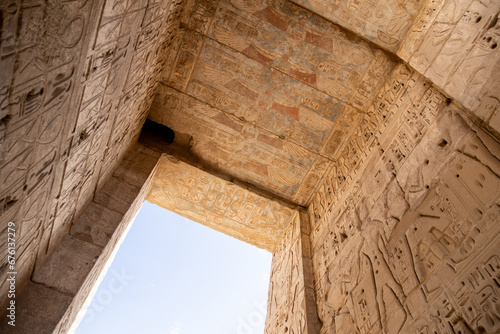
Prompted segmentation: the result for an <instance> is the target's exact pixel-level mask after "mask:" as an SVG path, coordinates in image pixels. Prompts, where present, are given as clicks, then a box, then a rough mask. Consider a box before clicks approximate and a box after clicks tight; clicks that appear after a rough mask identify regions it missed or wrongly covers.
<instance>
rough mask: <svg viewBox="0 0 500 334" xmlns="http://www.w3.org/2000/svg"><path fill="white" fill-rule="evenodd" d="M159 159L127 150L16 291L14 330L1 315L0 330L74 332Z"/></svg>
mask: <svg viewBox="0 0 500 334" xmlns="http://www.w3.org/2000/svg"><path fill="white" fill-rule="evenodd" d="M159 158H160V154H159V153H157V152H154V151H152V150H149V149H147V148H145V147H143V146H141V145H134V146H133V147H132V148H131V149H130V150H128V151H127V153H126V155H125V157H124V159H123V160H122V161H121V163H119V165H118V168H117V169H116V170H115V171H114V173H113V174H112V176H111V177H110V178H109V179H108V181H107V182H105V183H104V185H102V187H101V188H100V189H99V191H98V192H97V193H96V196H95V197H94V199H93V200H92V201H91V202H90V203H89V205H88V206H87V207H86V208H85V209H84V210H83V212H82V214H81V215H80V216H79V218H78V219H77V220H76V221H75V222H74V224H73V225H72V228H71V230H70V233H69V235H66V236H65V237H64V239H63V241H62V242H61V243H60V244H59V245H58V247H57V248H56V249H55V250H54V252H53V254H52V255H51V256H49V257H48V259H47V261H45V263H44V264H43V265H42V266H41V267H40V269H39V270H38V271H37V272H36V273H35V274H33V275H32V277H31V279H30V281H29V282H28V283H27V285H26V288H25V289H23V291H22V292H20V291H19V290H17V291H16V297H15V302H16V304H15V305H16V322H15V324H16V326H15V327H13V326H11V325H9V324H7V321H9V319H8V318H7V317H6V314H5V312H2V315H1V318H0V319H1V320H0V332H2V333H3V332H6V333H19V334H25V333H40V334H44V333H47V334H50V333H61V334H62V333H68V331H69V330H70V328H71V327H72V326H73V329H74V328H76V327H75V326H77V325H78V323H79V321H80V320H81V318H82V317H83V312H84V311H85V310H86V307H88V305H89V303H90V300H91V297H92V295H93V293H95V292H96V291H97V284H98V282H99V281H100V280H102V278H103V277H104V275H105V270H106V269H107V268H108V267H109V261H110V259H111V260H112V258H113V257H114V254H116V252H117V251H118V246H119V245H120V244H121V242H122V241H123V239H124V237H125V235H126V233H127V231H128V229H129V228H130V226H131V224H132V220H133V218H134V217H135V215H136V214H137V211H138V210H139V208H140V207H141V206H142V203H143V202H144V199H145V197H146V194H147V192H148V190H149V187H150V183H151V178H152V175H153V172H154V168H155V166H156V164H157V162H158V159H159ZM75 320H76V323H75Z"/></svg>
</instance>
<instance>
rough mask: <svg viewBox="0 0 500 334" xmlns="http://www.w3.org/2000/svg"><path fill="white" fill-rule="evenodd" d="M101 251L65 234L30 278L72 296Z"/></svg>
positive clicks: (97, 247) (99, 248)
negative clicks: (58, 244)
mask: <svg viewBox="0 0 500 334" xmlns="http://www.w3.org/2000/svg"><path fill="white" fill-rule="evenodd" d="M101 252H102V248H101V247H99V246H96V245H93V244H90V243H88V242H85V241H81V240H78V239H76V238H74V237H72V236H67V237H66V238H65V239H64V240H63V242H62V243H61V245H60V246H59V247H58V248H57V249H56V251H55V252H54V254H53V255H52V256H51V257H50V259H48V260H47V262H46V263H45V265H44V266H43V267H42V268H41V269H40V271H39V272H38V273H37V274H36V275H35V276H34V277H33V279H32V280H33V282H35V283H40V284H44V285H46V286H48V287H50V288H53V289H56V290H58V291H60V292H62V293H64V294H66V295H72V296H74V295H76V293H77V292H78V290H79V289H80V286H81V285H82V283H83V282H84V281H85V278H86V277H87V275H88V274H89V272H90V270H91V269H92V267H93V266H94V263H95V262H96V261H97V259H98V258H99V255H100V254H101Z"/></svg>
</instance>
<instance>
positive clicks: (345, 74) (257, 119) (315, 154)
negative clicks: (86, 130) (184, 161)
mask: <svg viewBox="0 0 500 334" xmlns="http://www.w3.org/2000/svg"><path fill="white" fill-rule="evenodd" d="M181 28H183V29H181V30H180V33H179V35H178V36H177V40H176V43H177V44H178V47H177V48H176V47H174V48H173V49H177V50H178V52H176V53H175V54H173V55H171V56H172V58H173V57H175V59H172V60H173V61H172V62H171V64H173V66H171V67H168V68H166V69H165V72H164V74H163V80H162V85H160V87H159V89H158V93H157V97H156V99H155V101H154V103H153V106H152V109H151V112H150V115H149V118H150V119H151V120H153V121H155V122H158V123H162V124H164V125H167V126H168V127H170V128H172V129H173V130H174V131H176V132H179V133H185V134H189V135H191V136H192V137H193V145H192V149H191V150H192V152H193V153H194V154H195V155H196V156H197V157H199V158H200V159H201V160H203V161H204V163H205V164H208V165H211V166H213V167H215V168H217V169H219V170H221V171H223V172H226V173H228V174H230V175H231V176H233V177H236V178H238V179H240V180H242V181H246V182H248V183H251V184H254V185H258V186H259V187H261V188H263V189H264V190H267V191H269V192H271V193H273V194H276V195H278V196H280V197H282V198H284V199H288V200H290V201H292V202H294V203H296V204H299V205H307V204H308V202H309V201H310V199H311V195H312V194H313V193H314V190H315V189H316V188H317V186H318V184H319V182H320V181H321V179H322V177H323V176H324V175H325V173H326V171H327V170H328V169H329V168H330V166H331V164H332V162H333V161H335V159H337V157H338V153H339V152H338V148H339V146H340V144H341V143H342V142H343V141H344V140H345V138H346V135H347V133H346V129H349V125H350V124H352V123H354V122H356V121H357V120H358V119H359V117H358V116H359V115H361V114H362V113H363V111H364V110H366V109H367V107H368V106H369V105H370V102H371V101H372V99H373V98H374V95H375V93H376V92H377V89H378V88H379V87H380V86H381V85H382V84H383V83H384V80H385V78H386V77H387V76H388V75H389V74H390V72H391V70H392V69H393V68H394V66H395V62H394V61H393V60H392V59H391V57H390V56H389V55H388V54H387V53H385V52H384V51H382V50H381V49H379V48H376V47H374V46H373V45H371V44H370V43H368V42H366V41H364V40H362V39H361V38H359V37H357V36H355V35H354V34H352V33H350V32H348V31H346V30H344V29H341V28H339V27H338V26H336V25H334V24H332V23H331V22H329V21H327V20H325V19H323V18H321V17H320V16H318V15H315V14H313V13H311V12H310V11H308V10H305V9H303V8H301V7H299V6H297V5H295V4H292V3H290V2H288V1H275V2H273V3H269V4H268V3H264V2H258V1H257V2H256V1H254V2H248V1H229V0H221V1H220V2H219V3H218V4H217V3H216V2H215V1H212V2H199V3H198V4H197V5H196V7H195V8H193V10H192V12H191V15H190V17H189V19H188V20H187V23H186V24H183V25H181ZM169 63H170V62H169ZM347 131H348V130H347Z"/></svg>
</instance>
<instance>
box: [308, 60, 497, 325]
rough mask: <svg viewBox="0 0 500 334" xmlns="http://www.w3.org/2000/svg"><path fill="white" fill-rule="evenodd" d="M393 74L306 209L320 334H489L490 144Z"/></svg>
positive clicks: (434, 97) (493, 287) (421, 88)
mask: <svg viewBox="0 0 500 334" xmlns="http://www.w3.org/2000/svg"><path fill="white" fill-rule="evenodd" d="M399 72H400V73H404V75H403V76H402V77H400V79H399V80H398V81H397V82H398V84H397V85H392V86H390V87H391V89H388V90H386V91H385V92H384V91H381V92H380V94H379V99H380V102H379V103H378V108H376V109H375V113H374V114H372V116H371V117H375V118H378V119H384V120H383V121H382V123H381V124H382V125H383V128H384V130H383V131H381V132H379V131H375V132H374V133H373V136H371V137H369V138H370V139H369V140H368V141H365V142H364V146H362V147H364V149H363V151H357V152H359V153H361V152H362V154H359V153H358V154H356V155H353V154H351V155H345V156H346V161H347V162H349V163H351V166H353V169H351V170H352V171H353V172H351V173H350V174H349V177H346V178H345V177H344V175H346V174H344V173H342V171H340V172H339V170H338V169H336V170H332V171H331V173H330V174H329V177H327V178H326V179H325V180H324V183H323V185H322V188H321V189H320V191H319V192H318V194H316V197H315V198H314V200H313V203H312V204H311V206H310V207H309V213H310V216H311V221H312V228H313V232H312V233H311V244H312V254H313V263H314V279H315V289H316V294H317V305H318V314H319V317H320V319H321V321H322V323H323V327H322V329H321V332H320V333H382V332H384V333H410V332H416V333H458V332H462V333H472V332H487V333H493V332H497V331H498V330H499V329H500V322H499V319H500V318H499V316H500V313H499V310H498V297H499V294H500V286H499V285H498V280H499V270H500V262H499V258H498V251H499V249H498V245H499V238H500V235H499V232H500V230H499V227H500V225H499V224H498V222H499V221H498V219H499V217H500V199H499V195H500V179H499V176H500V161H499V158H500V145H499V144H498V142H497V141H495V140H494V139H493V138H492V137H491V136H490V135H488V134H486V133H485V132H483V131H482V130H479V129H478V128H477V127H476V126H475V125H473V124H471V123H470V122H467V121H466V118H464V112H463V111H462V110H460V109H459V108H458V107H457V106H455V105H454V104H452V103H449V101H447V100H446V99H445V97H444V96H443V95H441V94H440V93H439V92H438V91H437V90H435V89H434V88H433V87H432V85H430V83H429V82H426V81H425V80H423V78H422V77H421V76H420V75H419V74H417V73H415V72H411V71H410V70H408V69H406V68H404V67H401V68H400V71H399ZM403 78H404V80H403ZM377 115H378V116H377ZM365 117H367V116H365ZM368 119H370V118H368ZM351 142H352V140H351V141H350V142H348V143H346V144H345V145H347V146H349V145H351ZM347 146H346V147H347ZM349 157H350V158H349ZM353 157H359V158H354V159H353ZM339 164H340V165H343V164H341V163H339ZM344 164H345V163H344Z"/></svg>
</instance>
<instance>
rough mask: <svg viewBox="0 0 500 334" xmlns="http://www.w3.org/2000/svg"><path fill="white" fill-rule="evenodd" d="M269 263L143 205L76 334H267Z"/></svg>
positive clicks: (253, 250)
mask: <svg viewBox="0 0 500 334" xmlns="http://www.w3.org/2000/svg"><path fill="white" fill-rule="evenodd" d="M271 258H272V255H271V253H269V252H267V251H264V250H261V249H259V248H257V247H255V246H251V245H249V244H246V243H244V242H242V241H239V240H237V239H234V238H232V237H229V236H226V235H224V234H222V233H219V232H217V231H214V230H212V229H210V228H208V227H205V226H203V225H201V224H198V223H194V222H192V221H190V220H189V219H186V218H184V217H181V216H179V215H177V214H175V213H172V212H170V211H167V210H165V209H163V208H160V207H158V206H156V205H154V204H151V203H148V202H144V204H143V206H142V208H141V210H140V211H139V213H138V215H137V217H136V219H135V221H134V223H133V225H132V228H131V229H130V231H129V233H128V235H127V236H126V238H125V240H124V242H123V244H122V245H121V247H120V249H119V251H118V253H117V255H116V258H115V259H114V261H113V263H112V265H111V267H110V268H109V270H108V272H107V274H106V276H105V278H104V279H103V281H102V283H101V285H100V286H99V289H98V291H97V293H96V295H95V297H94V299H93V300H92V303H91V304H90V306H89V309H88V311H87V313H86V315H85V317H84V318H83V320H82V322H81V324H80V326H79V327H78V329H77V331H76V334H90V333H92V334H100V333H106V334H107V333H120V334H127V333H131V334H132V333H133V334H136V333H141V334H142V333H145V334H156V333H162V334H200V333H203V334H235V333H237V334H240V333H245V334H262V333H264V320H265V313H266V304H267V297H268V296H267V293H268V287H269V273H270V269H271Z"/></svg>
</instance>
